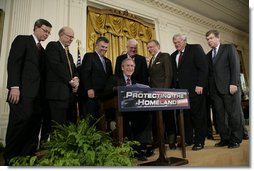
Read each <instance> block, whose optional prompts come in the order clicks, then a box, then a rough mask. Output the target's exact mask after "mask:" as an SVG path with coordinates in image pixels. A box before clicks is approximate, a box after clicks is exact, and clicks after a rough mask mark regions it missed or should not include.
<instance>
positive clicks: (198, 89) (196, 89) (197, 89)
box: [195, 86, 203, 94]
mask: <svg viewBox="0 0 254 171" xmlns="http://www.w3.org/2000/svg"><path fill="white" fill-rule="evenodd" d="M195 92H196V93H197V94H203V87H199V86H196V88H195Z"/></svg>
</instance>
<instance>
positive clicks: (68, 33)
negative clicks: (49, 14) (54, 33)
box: [58, 26, 74, 47]
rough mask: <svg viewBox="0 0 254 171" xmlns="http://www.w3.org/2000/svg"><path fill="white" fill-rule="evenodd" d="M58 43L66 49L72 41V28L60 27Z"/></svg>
mask: <svg viewBox="0 0 254 171" xmlns="http://www.w3.org/2000/svg"><path fill="white" fill-rule="evenodd" d="M58 35H59V41H60V42H61V43H62V44H63V45H64V46H65V47H68V46H70V44H71V43H72V41H73V39H74V31H73V29H72V28H70V27H68V26H65V27H62V28H61V29H60V30H59V32H58Z"/></svg>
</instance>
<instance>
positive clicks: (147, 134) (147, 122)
mask: <svg viewBox="0 0 254 171" xmlns="http://www.w3.org/2000/svg"><path fill="white" fill-rule="evenodd" d="M123 122H124V127H123V128H124V136H125V137H128V139H129V140H135V141H139V142H140V143H142V144H151V143H152V140H153V139H152V114H151V113H150V112H124V113H123Z"/></svg>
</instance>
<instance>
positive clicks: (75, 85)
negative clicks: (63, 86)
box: [69, 77, 79, 93]
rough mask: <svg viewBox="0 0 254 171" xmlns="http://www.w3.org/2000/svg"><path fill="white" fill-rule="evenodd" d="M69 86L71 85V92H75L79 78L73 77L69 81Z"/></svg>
mask: <svg viewBox="0 0 254 171" xmlns="http://www.w3.org/2000/svg"><path fill="white" fill-rule="evenodd" d="M69 83H70V85H71V87H72V92H73V93H76V92H77V91H78V86H79V78H78V77H74V78H72V80H71V81H70V82H69Z"/></svg>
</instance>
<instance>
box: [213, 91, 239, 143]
mask: <svg viewBox="0 0 254 171" xmlns="http://www.w3.org/2000/svg"><path fill="white" fill-rule="evenodd" d="M211 97H212V100H213V105H214V109H215V113H216V114H217V115H216V122H217V127H218V131H219V134H220V137H221V140H222V141H230V142H236V143H241V142H242V133H243V131H242V129H243V127H242V126H243V124H242V113H241V103H240V93H239V91H238V92H237V93H236V94H234V95H231V94H220V93H219V92H218V91H214V92H213V93H212V94H211Z"/></svg>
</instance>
